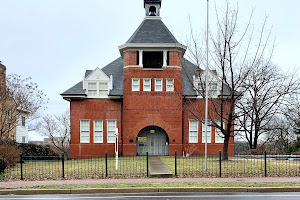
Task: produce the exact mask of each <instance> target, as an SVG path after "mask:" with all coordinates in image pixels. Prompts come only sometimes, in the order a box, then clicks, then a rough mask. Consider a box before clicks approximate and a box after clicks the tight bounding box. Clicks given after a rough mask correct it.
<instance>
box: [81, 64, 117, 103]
mask: <svg viewBox="0 0 300 200" xmlns="http://www.w3.org/2000/svg"><path fill="white" fill-rule="evenodd" d="M86 74H87V73H86ZM83 89H84V90H85V93H86V95H87V98H108V94H109V91H110V90H112V89H113V76H112V75H111V76H110V77H108V76H107V75H106V74H105V73H104V72H103V71H102V70H101V69H99V68H98V67H97V68H96V69H95V70H94V71H92V72H90V73H89V74H87V75H86V76H84V77H83Z"/></svg>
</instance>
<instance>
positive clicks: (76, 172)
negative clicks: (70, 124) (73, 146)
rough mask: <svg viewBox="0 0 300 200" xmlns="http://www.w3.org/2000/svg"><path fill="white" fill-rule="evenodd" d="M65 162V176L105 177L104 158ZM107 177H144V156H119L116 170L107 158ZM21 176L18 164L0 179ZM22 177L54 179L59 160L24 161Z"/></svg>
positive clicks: (58, 174)
mask: <svg viewBox="0 0 300 200" xmlns="http://www.w3.org/2000/svg"><path fill="white" fill-rule="evenodd" d="M64 164H65V171H64V173H65V178H67V179H68V178H69V179H70V178H92V179H97V178H106V176H105V174H106V170H105V158H91V159H73V160H67V161H65V162H64ZM107 166H108V170H107V176H108V177H122V178H127V177H145V176H146V173H147V171H146V170H147V169H146V157H119V162H118V170H116V162H115V159H114V158H112V157H111V158H108V160H107ZM20 177H21V170H20V164H18V166H16V167H13V168H11V169H8V170H7V173H6V175H5V176H3V177H2V179H1V178H0V180H8V179H10V180H19V179H20ZM23 178H24V179H26V180H46V179H51V180H56V179H61V178H62V162H61V161H57V160H54V161H25V163H24V164H23Z"/></svg>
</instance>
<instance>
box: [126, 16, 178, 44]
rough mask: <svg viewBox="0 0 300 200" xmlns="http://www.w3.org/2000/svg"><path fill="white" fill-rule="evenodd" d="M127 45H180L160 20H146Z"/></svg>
mask: <svg viewBox="0 0 300 200" xmlns="http://www.w3.org/2000/svg"><path fill="white" fill-rule="evenodd" d="M127 43H178V41H177V40H176V38H175V37H174V36H173V34H172V33H171V32H170V31H169V29H168V28H167V27H166V25H165V24H164V23H163V22H162V21H161V20H160V19H145V20H144V21H143V22H142V24H141V25H140V26H139V27H138V29H137V30H136V31H135V32H134V33H133V35H132V36H131V37H130V38H129V40H128V41H127Z"/></svg>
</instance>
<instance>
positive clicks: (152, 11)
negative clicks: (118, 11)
mask: <svg viewBox="0 0 300 200" xmlns="http://www.w3.org/2000/svg"><path fill="white" fill-rule="evenodd" d="M144 8H145V10H146V16H147V17H148V16H151V17H159V16H160V8H161V0H144Z"/></svg>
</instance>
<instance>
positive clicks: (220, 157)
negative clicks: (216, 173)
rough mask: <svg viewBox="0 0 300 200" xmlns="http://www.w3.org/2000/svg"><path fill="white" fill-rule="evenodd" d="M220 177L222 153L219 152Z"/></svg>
mask: <svg viewBox="0 0 300 200" xmlns="http://www.w3.org/2000/svg"><path fill="white" fill-rule="evenodd" d="M219 163H220V177H222V153H221V150H220V151H219Z"/></svg>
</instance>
